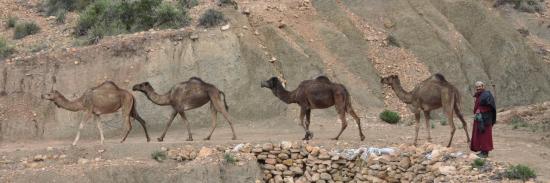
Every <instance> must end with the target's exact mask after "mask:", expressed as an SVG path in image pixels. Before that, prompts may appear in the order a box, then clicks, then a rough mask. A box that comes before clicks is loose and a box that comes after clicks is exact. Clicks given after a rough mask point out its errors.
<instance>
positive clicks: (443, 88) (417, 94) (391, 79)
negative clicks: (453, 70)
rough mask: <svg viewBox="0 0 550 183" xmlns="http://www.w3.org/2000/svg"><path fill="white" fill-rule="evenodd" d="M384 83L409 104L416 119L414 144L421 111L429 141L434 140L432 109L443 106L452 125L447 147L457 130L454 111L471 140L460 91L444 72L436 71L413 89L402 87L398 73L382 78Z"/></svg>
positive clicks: (468, 138)
mask: <svg viewBox="0 0 550 183" xmlns="http://www.w3.org/2000/svg"><path fill="white" fill-rule="evenodd" d="M380 82H381V83H382V84H387V85H390V86H391V87H392V89H393V91H394V92H395V94H396V95H397V97H398V98H399V100H401V101H403V102H404V103H406V104H409V107H410V108H411V110H412V112H413V113H414V117H415V120H416V127H415V130H416V132H415V137H414V145H417V140H418V130H419V128H420V112H424V119H425V120H426V129H427V131H428V142H431V141H432V137H431V134H430V111H432V110H435V109H439V108H441V107H443V111H444V112H445V114H446V116H447V122H448V123H449V124H450V126H451V138H450V139H449V143H448V144H447V147H451V143H452V141H453V136H454V133H455V130H456V127H455V124H454V122H453V112H454V113H456V115H457V116H458V118H459V119H460V121H462V126H463V127H464V132H466V139H467V140H468V142H470V136H469V135H468V130H467V126H466V122H465V121H464V117H463V116H462V113H461V112H460V93H459V91H458V89H457V88H456V87H454V86H453V85H452V84H451V83H449V82H448V81H447V80H446V79H445V77H444V76H443V75H442V74H439V73H436V74H434V75H433V76H431V77H429V78H428V79H426V80H424V81H422V82H421V83H420V84H419V85H417V86H416V87H415V88H414V89H413V90H412V91H410V92H408V91H405V90H404V89H403V88H402V87H401V82H400V80H399V77H398V76H397V75H391V76H388V77H385V78H382V79H381V80H380Z"/></svg>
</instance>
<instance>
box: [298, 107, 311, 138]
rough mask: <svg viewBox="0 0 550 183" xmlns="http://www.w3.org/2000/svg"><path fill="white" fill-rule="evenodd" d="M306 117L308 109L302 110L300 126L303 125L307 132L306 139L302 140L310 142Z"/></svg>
mask: <svg viewBox="0 0 550 183" xmlns="http://www.w3.org/2000/svg"><path fill="white" fill-rule="evenodd" d="M305 115H306V109H305V108H303V107H302V108H300V125H302V127H303V128H304V131H305V132H306V134H305V136H304V138H303V139H302V140H309V135H308V130H307V127H306V122H305V121H304V117H305Z"/></svg>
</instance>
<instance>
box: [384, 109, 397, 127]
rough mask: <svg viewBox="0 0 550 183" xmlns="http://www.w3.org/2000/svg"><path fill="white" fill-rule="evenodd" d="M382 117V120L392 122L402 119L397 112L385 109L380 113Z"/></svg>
mask: <svg viewBox="0 0 550 183" xmlns="http://www.w3.org/2000/svg"><path fill="white" fill-rule="evenodd" d="M379 117H380V119H381V120H382V121H385V122H388V123H390V124H395V123H398V122H399V120H401V116H399V114H398V113H397V112H393V111H390V110H384V111H383V112H381V113H380V116H379Z"/></svg>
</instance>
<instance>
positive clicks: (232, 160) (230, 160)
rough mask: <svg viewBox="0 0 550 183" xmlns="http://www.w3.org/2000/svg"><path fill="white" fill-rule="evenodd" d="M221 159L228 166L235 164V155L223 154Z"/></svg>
mask: <svg viewBox="0 0 550 183" xmlns="http://www.w3.org/2000/svg"><path fill="white" fill-rule="evenodd" d="M223 159H224V160H225V162H226V163H229V164H235V163H236V162H237V158H236V157H235V155H233V154H231V153H225V154H224V155H223Z"/></svg>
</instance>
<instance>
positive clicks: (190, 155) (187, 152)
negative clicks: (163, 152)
mask: <svg viewBox="0 0 550 183" xmlns="http://www.w3.org/2000/svg"><path fill="white" fill-rule="evenodd" d="M167 156H168V158H170V159H174V160H177V161H189V160H194V159H195V158H197V150H195V149H194V148H193V147H192V146H189V145H188V146H185V147H183V148H176V149H170V150H168V153H167Z"/></svg>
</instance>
